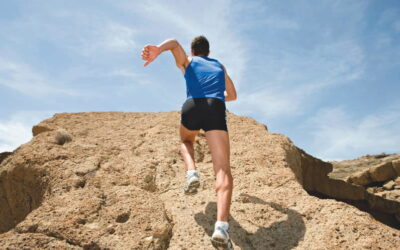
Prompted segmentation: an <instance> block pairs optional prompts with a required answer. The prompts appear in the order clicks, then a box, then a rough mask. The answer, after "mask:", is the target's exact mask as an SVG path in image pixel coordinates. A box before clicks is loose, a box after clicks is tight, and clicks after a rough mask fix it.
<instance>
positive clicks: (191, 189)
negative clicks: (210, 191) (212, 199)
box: [185, 181, 200, 194]
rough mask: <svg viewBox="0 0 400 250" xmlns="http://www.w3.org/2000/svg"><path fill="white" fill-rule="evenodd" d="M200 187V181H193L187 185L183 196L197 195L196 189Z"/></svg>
mask: <svg viewBox="0 0 400 250" xmlns="http://www.w3.org/2000/svg"><path fill="white" fill-rule="evenodd" d="M199 187H200V181H193V182H192V183H190V184H189V186H188V187H187V188H186V189H185V194H194V193H197V189H198V188H199Z"/></svg>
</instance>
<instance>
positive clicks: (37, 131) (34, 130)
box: [32, 125, 53, 136]
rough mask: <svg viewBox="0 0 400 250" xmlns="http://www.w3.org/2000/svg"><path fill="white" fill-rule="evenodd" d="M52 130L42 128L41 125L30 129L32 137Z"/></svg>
mask: <svg viewBox="0 0 400 250" xmlns="http://www.w3.org/2000/svg"><path fill="white" fill-rule="evenodd" d="M52 130H53V129H51V128H49V127H47V126H43V125H35V126H33V127H32V134H33V136H37V135H38V134H40V133H43V132H47V131H52Z"/></svg>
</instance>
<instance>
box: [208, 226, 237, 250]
mask: <svg viewBox="0 0 400 250" xmlns="http://www.w3.org/2000/svg"><path fill="white" fill-rule="evenodd" d="M211 244H212V245H213V247H215V249H223V250H233V245H232V241H231V239H230V238H229V234H228V231H226V230H225V229H223V228H222V227H216V228H215V230H214V233H213V235H212V237H211Z"/></svg>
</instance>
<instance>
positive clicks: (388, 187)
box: [383, 180, 395, 190]
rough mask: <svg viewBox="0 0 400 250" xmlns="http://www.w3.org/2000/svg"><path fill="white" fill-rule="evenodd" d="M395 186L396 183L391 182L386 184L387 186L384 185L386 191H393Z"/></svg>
mask: <svg viewBox="0 0 400 250" xmlns="http://www.w3.org/2000/svg"><path fill="white" fill-rule="evenodd" d="M394 185H395V183H394V181H392V180H391V181H388V182H386V183H385V185H383V188H384V189H386V190H392V189H393V188H394Z"/></svg>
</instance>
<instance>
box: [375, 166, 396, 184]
mask: <svg viewBox="0 0 400 250" xmlns="http://www.w3.org/2000/svg"><path fill="white" fill-rule="evenodd" d="M369 173H370V176H371V179H372V180H373V181H376V182H379V181H387V180H389V179H393V178H395V177H396V176H397V174H396V172H395V171H394V170H393V167H392V162H384V163H381V164H379V165H376V166H374V167H372V168H370V169H369Z"/></svg>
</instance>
